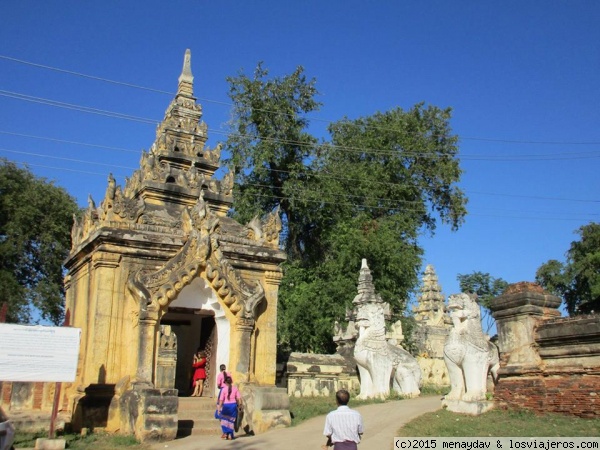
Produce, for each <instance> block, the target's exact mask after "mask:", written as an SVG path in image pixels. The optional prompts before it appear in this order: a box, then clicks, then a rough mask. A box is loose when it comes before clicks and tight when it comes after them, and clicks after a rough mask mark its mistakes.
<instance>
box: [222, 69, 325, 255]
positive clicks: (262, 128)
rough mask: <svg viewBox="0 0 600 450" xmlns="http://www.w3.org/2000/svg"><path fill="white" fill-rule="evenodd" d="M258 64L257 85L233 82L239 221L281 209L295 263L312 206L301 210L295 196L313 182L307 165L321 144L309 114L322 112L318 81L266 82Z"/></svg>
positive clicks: (241, 79)
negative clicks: (310, 127) (311, 128)
mask: <svg viewBox="0 0 600 450" xmlns="http://www.w3.org/2000/svg"><path fill="white" fill-rule="evenodd" d="M268 74H269V72H268V70H267V69H265V68H263V66H262V63H259V64H258V66H257V67H256V70H255V71H254V76H253V78H252V79H250V78H248V77H247V76H246V75H244V74H242V73H240V74H239V75H238V76H237V77H229V78H227V81H228V82H229V84H230V91H229V96H230V98H231V99H232V100H233V105H234V106H233V112H232V116H233V118H232V133H230V135H229V138H228V140H227V148H228V149H229V151H230V152H231V158H230V159H229V160H228V163H229V165H230V166H232V167H233V168H234V169H235V171H236V178H237V180H236V181H237V184H236V192H235V201H236V203H235V205H234V206H235V213H234V214H235V217H236V218H237V219H238V220H240V221H248V220H250V219H251V218H252V217H254V216H255V215H257V214H264V213H265V212H266V211H271V210H273V209H274V208H275V207H276V206H277V205H279V206H280V207H281V211H282V215H283V221H284V222H285V224H286V239H285V248H286V251H287V253H288V255H289V256H290V257H291V258H292V259H297V258H300V257H301V255H302V249H303V248H304V247H305V240H306V239H307V236H306V235H307V233H309V231H310V230H308V229H307V225H306V224H307V222H310V217H311V211H310V205H309V204H307V203H306V202H305V203H304V204H298V202H297V198H298V197H302V195H300V196H298V195H296V192H297V191H298V189H300V190H302V189H303V188H304V185H305V183H306V182H307V179H308V177H309V176H310V173H309V168H308V167H307V165H306V164H305V162H306V161H307V160H310V159H311V158H312V157H313V156H314V154H315V150H316V143H317V140H316V139H315V138H314V137H313V136H311V135H310V134H309V133H308V132H306V128H307V126H308V119H307V118H306V116H305V115H306V114H307V113H310V112H312V111H316V110H318V109H319V107H320V103H319V102H317V101H316V100H315V99H314V97H315V96H316V95H317V90H316V88H315V83H316V81H315V80H314V79H312V80H307V78H306V76H305V75H304V69H303V68H302V67H298V68H297V69H296V70H295V71H294V72H293V73H292V74H290V75H287V76H284V77H276V78H271V79H269V78H267V76H268Z"/></svg>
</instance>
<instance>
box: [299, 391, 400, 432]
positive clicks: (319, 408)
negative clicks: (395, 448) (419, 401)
mask: <svg viewBox="0 0 600 450" xmlns="http://www.w3.org/2000/svg"><path fill="white" fill-rule="evenodd" d="M401 398H402V397H400V396H399V395H397V394H395V393H393V394H391V395H390V396H389V397H388V398H387V399H385V400H381V399H369V400H358V399H356V398H355V397H354V396H353V395H351V396H350V403H349V404H348V406H350V407H351V408H356V407H357V406H360V405H370V404H373V403H384V402H387V401H392V400H400V399H401ZM336 408H337V404H336V402H335V394H332V395H330V396H328V397H290V414H291V416H292V426H296V425H298V424H299V423H302V422H304V421H305V420H308V419H310V418H312V417H316V416H321V415H324V414H327V413H329V412H331V411H333V410H334V409H336Z"/></svg>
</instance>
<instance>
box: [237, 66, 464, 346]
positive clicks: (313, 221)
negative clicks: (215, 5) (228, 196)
mask: <svg viewBox="0 0 600 450" xmlns="http://www.w3.org/2000/svg"><path fill="white" fill-rule="evenodd" d="M267 75H268V71H267V70H266V69H264V68H263V67H262V65H261V64H259V65H258V67H257V69H256V71H255V73H254V77H253V78H252V79H250V78H248V77H247V76H245V75H243V74H240V75H239V76H238V77H235V78H230V79H229V82H230V83H231V90H230V96H231V98H232V100H233V102H234V105H235V106H234V120H233V122H232V127H233V130H232V131H233V132H232V133H231V134H230V137H229V140H228V141H227V144H226V147H227V149H228V150H229V151H230V152H231V158H230V160H229V163H230V164H231V165H233V166H234V167H235V169H236V175H237V180H236V181H237V189H238V190H237V191H236V193H235V196H236V197H235V204H234V210H235V213H234V214H235V217H236V218H237V219H238V220H240V221H244V220H246V221H247V220H249V219H250V218H252V217H253V216H255V215H257V214H261V213H264V212H267V211H271V210H273V209H274V208H275V207H276V205H278V204H280V205H281V211H282V216H283V217H282V220H283V223H284V225H285V230H284V233H283V238H284V239H283V245H284V248H285V250H286V253H287V255H288V263H287V264H286V266H285V275H284V279H283V281H282V284H281V288H280V291H279V301H280V307H279V310H278V315H279V327H278V328H279V343H280V345H282V346H284V347H286V348H287V349H288V350H298V351H314V352H329V351H332V350H333V347H334V346H333V342H332V340H331V334H332V330H333V324H334V321H335V320H342V319H343V318H344V314H345V311H346V308H347V307H348V306H349V305H350V304H351V301H352V299H353V298H354V296H355V295H356V282H357V278H358V273H359V268H360V265H361V259H362V258H366V259H367V260H368V263H369V267H370V268H371V271H372V273H373V279H374V283H375V288H376V289H377V291H378V292H379V293H380V294H381V296H382V298H383V300H384V301H386V302H389V303H390V304H391V306H392V309H393V311H394V312H395V313H396V315H398V316H400V315H402V312H403V311H404V308H405V302H406V299H407V298H408V296H409V293H410V292H411V291H412V290H413V289H414V287H415V286H416V285H417V283H418V271H419V267H420V266H421V257H422V254H423V250H422V248H421V247H420V246H419V244H418V237H419V235H420V233H421V232H422V231H424V230H428V231H429V232H433V231H434V230H435V228H436V221H437V219H436V217H439V218H440V219H441V221H442V223H446V224H449V225H450V226H451V227H452V228H453V229H456V228H458V227H459V226H460V224H461V223H462V221H463V218H464V216H465V214H466V208H465V205H466V198H465V197H464V195H463V193H462V192H461V191H460V189H458V188H457V187H456V186H455V183H457V182H458V181H459V180H460V175H461V173H462V171H461V169H460V167H459V161H458V159H457V154H458V147H457V141H458V138H457V137H456V136H454V135H452V133H451V129H450V125H449V121H450V117H451V111H450V110H449V109H446V110H441V109H439V108H437V107H433V106H428V107H425V106H424V105H423V104H419V105H416V106H414V107H413V108H411V109H410V110H408V111H404V110H402V109H401V108H395V109H393V110H391V111H388V112H384V113H376V114H374V115H373V116H370V117H365V118H359V119H356V120H348V119H343V120H341V121H339V122H336V123H333V124H331V125H330V127H329V133H330V135H331V138H330V140H329V141H324V142H320V143H319V142H318V141H317V139H316V138H315V137H313V136H311V135H310V134H309V133H308V132H307V131H306V129H307V127H308V124H309V121H308V119H307V118H306V114H308V113H310V112H312V111H315V110H316V109H318V108H319V106H320V104H319V103H318V102H317V101H315V100H314V97H315V96H316V95H317V91H316V88H315V80H314V79H311V80H307V79H306V77H305V76H304V71H303V69H302V68H301V67H299V68H297V69H296V70H295V71H294V72H293V73H292V74H290V75H287V76H284V77H280V78H274V79H268V78H267Z"/></svg>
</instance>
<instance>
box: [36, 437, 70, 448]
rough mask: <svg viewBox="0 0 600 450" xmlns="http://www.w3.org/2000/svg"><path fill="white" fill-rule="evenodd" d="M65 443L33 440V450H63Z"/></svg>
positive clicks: (51, 440) (40, 439) (61, 440)
mask: <svg viewBox="0 0 600 450" xmlns="http://www.w3.org/2000/svg"><path fill="white" fill-rule="evenodd" d="M66 444H67V441H65V440H64V439H46V438H37V439H36V440H35V450H64V449H65V447H66Z"/></svg>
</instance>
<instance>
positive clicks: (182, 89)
mask: <svg viewBox="0 0 600 450" xmlns="http://www.w3.org/2000/svg"><path fill="white" fill-rule="evenodd" d="M193 89H194V76H193V75H192V52H191V51H190V49H189V48H188V49H187V50H186V51H185V56H184V57H183V69H182V70H181V75H179V88H178V89H177V94H185V95H189V96H192V95H194V92H193Z"/></svg>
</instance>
